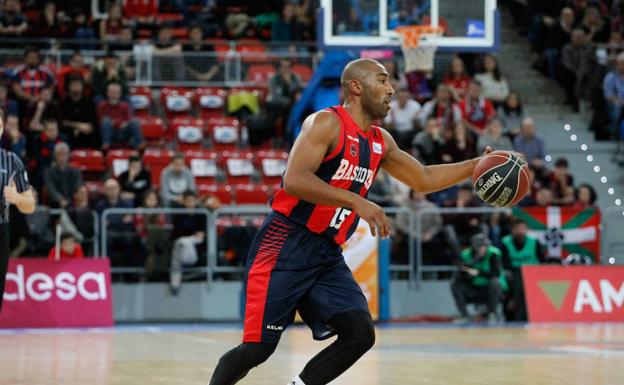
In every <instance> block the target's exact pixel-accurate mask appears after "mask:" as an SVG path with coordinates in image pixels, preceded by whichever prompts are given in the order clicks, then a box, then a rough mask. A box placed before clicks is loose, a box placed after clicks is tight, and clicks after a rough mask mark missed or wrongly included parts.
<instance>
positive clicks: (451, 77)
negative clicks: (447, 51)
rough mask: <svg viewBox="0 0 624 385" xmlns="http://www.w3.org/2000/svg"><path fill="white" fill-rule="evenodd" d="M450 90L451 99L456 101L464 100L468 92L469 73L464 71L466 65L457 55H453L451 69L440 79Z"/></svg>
mask: <svg viewBox="0 0 624 385" xmlns="http://www.w3.org/2000/svg"><path fill="white" fill-rule="evenodd" d="M442 82H443V83H444V85H446V86H447V87H448V88H449V90H450V91H451V95H452V96H453V100H454V101H455V102H456V103H459V102H461V101H462V100H464V98H465V97H466V95H467V93H468V85H469V84H470V75H468V72H466V66H465V65H464V61H463V60H462V59H461V58H460V57H459V56H455V57H453V61H452V62H451V70H450V72H449V73H448V74H446V76H444V79H443V80H442Z"/></svg>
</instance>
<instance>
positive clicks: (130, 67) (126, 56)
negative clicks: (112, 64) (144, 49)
mask: <svg viewBox="0 0 624 385" xmlns="http://www.w3.org/2000/svg"><path fill="white" fill-rule="evenodd" d="M108 47H109V50H111V51H114V52H115V53H117V55H118V56H117V58H118V59H119V66H120V68H121V72H123V73H124V74H125V76H126V79H133V78H135V75H136V66H137V61H136V56H135V47H134V32H132V28H130V27H123V28H122V29H121V33H120V34H119V40H117V41H116V42H115V43H111V44H109V45H108Z"/></svg>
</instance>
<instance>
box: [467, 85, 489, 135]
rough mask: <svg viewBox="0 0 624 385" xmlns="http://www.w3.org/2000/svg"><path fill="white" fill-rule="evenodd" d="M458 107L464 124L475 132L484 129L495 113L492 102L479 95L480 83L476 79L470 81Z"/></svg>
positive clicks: (478, 132)
mask: <svg viewBox="0 0 624 385" xmlns="http://www.w3.org/2000/svg"><path fill="white" fill-rule="evenodd" d="M459 109H460V110H461V112H462V117H463V119H464V123H465V124H466V126H467V127H468V128H469V129H471V130H473V131H474V132H475V133H477V134H480V133H481V132H482V131H483V130H484V129H485V126H486V125H487V122H488V121H489V120H490V118H491V117H492V116H494V114H495V113H496V111H495V110H494V106H493V105H492V102H490V101H489V100H488V99H486V98H484V97H483V96H481V83H480V82H479V81H478V80H472V81H471V82H470V85H469V86H468V93H467V94H466V98H465V99H464V100H462V101H461V103H459Z"/></svg>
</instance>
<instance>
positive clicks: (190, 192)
mask: <svg viewBox="0 0 624 385" xmlns="http://www.w3.org/2000/svg"><path fill="white" fill-rule="evenodd" d="M195 196H196V194H195V191H193V190H191V189H186V190H184V192H183V193H182V197H183V198H188V197H195Z"/></svg>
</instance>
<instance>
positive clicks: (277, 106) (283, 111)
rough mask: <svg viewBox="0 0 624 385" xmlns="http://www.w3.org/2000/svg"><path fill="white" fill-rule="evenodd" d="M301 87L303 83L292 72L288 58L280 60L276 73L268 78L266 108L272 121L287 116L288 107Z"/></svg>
mask: <svg viewBox="0 0 624 385" xmlns="http://www.w3.org/2000/svg"><path fill="white" fill-rule="evenodd" d="M302 88H303V83H302V82H301V79H299V76H297V74H295V73H294V72H292V69H291V63H290V60H288V59H282V60H280V64H279V69H278V71H277V73H276V74H275V75H273V77H272V78H271V79H270V80H269V94H268V96H267V108H268V110H269V112H270V113H271V114H272V118H273V119H274V120H273V121H275V120H277V119H278V118H282V119H285V118H287V117H288V114H289V113H290V108H291V107H292V105H293V104H294V103H295V99H296V98H297V95H298V93H299V92H300V91H301V89H302Z"/></svg>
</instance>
